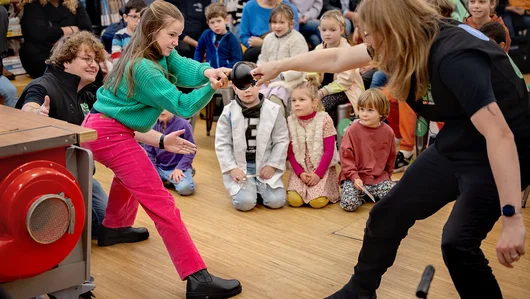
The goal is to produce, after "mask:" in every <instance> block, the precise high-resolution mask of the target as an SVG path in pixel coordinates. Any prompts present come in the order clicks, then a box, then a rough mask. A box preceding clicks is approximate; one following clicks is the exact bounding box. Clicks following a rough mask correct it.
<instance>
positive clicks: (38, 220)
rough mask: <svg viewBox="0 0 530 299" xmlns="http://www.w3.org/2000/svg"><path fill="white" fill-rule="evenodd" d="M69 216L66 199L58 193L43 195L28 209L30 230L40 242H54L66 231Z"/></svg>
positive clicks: (28, 226) (34, 238) (33, 236)
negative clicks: (51, 195) (49, 195)
mask: <svg viewBox="0 0 530 299" xmlns="http://www.w3.org/2000/svg"><path fill="white" fill-rule="evenodd" d="M69 216H70V215H69V212H68V206H67V205H66V202H65V201H64V199H62V198H61V197H59V196H57V195H53V197H47V196H43V197H41V198H40V199H38V200H37V201H36V202H34V203H33V205H32V206H31V207H30V209H29V211H28V217H27V228H28V232H29V234H30V235H31V237H32V238H33V240H35V241H36V242H38V243H41V244H50V243H53V242H55V241H57V240H59V239H60V238H61V237H62V236H63V235H64V234H65V233H66V230H67V229H68V224H69Z"/></svg>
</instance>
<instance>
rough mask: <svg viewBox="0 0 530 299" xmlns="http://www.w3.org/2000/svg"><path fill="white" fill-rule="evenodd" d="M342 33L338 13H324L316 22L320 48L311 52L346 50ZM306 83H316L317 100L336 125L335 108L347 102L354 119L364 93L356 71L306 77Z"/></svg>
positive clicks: (346, 45) (339, 12)
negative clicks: (318, 27) (318, 22)
mask: <svg viewBox="0 0 530 299" xmlns="http://www.w3.org/2000/svg"><path fill="white" fill-rule="evenodd" d="M345 31H346V23H345V21H344V18H343V17H342V12H341V11H340V10H337V9H333V10H328V11H326V12H325V13H324V14H323V15H322V17H321V18H320V35H321V36H322V44H320V45H318V46H317V47H316V49H315V50H321V49H329V48H349V47H350V44H349V43H348V41H347V40H346V39H345V38H344V37H343V36H342V35H343V34H345ZM306 79H307V80H308V81H312V80H314V81H316V82H318V83H317V84H318V85H320V89H319V90H318V97H319V99H320V100H321V101H322V105H323V106H324V109H326V112H327V113H328V114H329V115H330V116H331V117H332V119H333V122H334V123H335V127H336V124H337V122H338V121H339V120H337V119H336V118H337V115H336V112H337V107H338V106H339V105H341V104H346V103H348V102H350V103H351V104H352V106H353V110H354V112H355V115H358V111H357V99H358V98H359V96H360V95H361V93H362V92H363V91H364V83H363V78H362V77H361V74H360V73H359V69H353V70H347V71H344V72H341V73H336V74H333V73H307V75H306Z"/></svg>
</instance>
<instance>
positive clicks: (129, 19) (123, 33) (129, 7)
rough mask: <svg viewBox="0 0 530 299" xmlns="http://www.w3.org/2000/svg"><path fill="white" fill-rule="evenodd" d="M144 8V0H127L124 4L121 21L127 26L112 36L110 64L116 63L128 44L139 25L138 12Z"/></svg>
mask: <svg viewBox="0 0 530 299" xmlns="http://www.w3.org/2000/svg"><path fill="white" fill-rule="evenodd" d="M146 7H147V6H146V5H145V2H144V0H129V2H127V4H125V11H124V14H123V20H124V21H125V22H126V23H127V26H126V27H125V28H123V29H120V30H118V31H117V32H116V34H114V38H113V39H112V54H111V58H112V63H116V61H117V60H118V58H120V56H121V52H123V48H125V46H126V45H127V44H128V43H129V40H130V39H131V36H132V35H133V33H134V30H136V27H137V26H138V24H140V12H141V11H142V9H144V8H146Z"/></svg>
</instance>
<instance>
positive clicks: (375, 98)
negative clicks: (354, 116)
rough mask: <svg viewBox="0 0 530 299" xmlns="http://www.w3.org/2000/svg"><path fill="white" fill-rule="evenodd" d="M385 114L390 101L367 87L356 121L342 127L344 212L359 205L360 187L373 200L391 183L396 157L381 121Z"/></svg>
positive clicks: (391, 138) (389, 134)
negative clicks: (344, 130) (343, 130)
mask: <svg viewBox="0 0 530 299" xmlns="http://www.w3.org/2000/svg"><path fill="white" fill-rule="evenodd" d="M389 113H390V104H389V102H388V99H387V97H386V96H385V95H384V94H383V92H382V91H380V90H379V89H368V90H367V91H365V92H364V93H363V94H361V97H360V98H359V116H360V120H359V121H356V122H354V123H352V124H351V125H350V127H349V128H348V129H347V130H346V132H345V134H344V137H343V139H342V144H341V146H340V164H341V166H342V170H341V172H340V177H339V182H341V184H342V197H341V200H340V206H341V207H342V208H343V209H344V210H346V211H348V212H353V211H355V210H356V209H357V208H359V207H360V206H361V205H362V204H363V197H364V196H365V193H364V191H362V190H361V189H362V188H365V189H366V190H367V191H368V192H369V193H370V194H371V195H373V196H374V198H375V200H376V201H377V200H379V199H381V198H383V197H384V196H385V195H386V194H387V193H388V191H390V189H391V188H392V187H393V186H394V184H395V183H394V182H393V181H392V178H391V176H392V172H393V170H394V160H395V159H396V143H395V140H394V131H392V129H391V128H390V126H388V125H387V124H385V123H384V122H383V120H384V119H385V118H386V117H387V116H388V114H389ZM361 187H362V188H361Z"/></svg>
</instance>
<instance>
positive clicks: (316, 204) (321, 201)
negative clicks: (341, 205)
mask: <svg viewBox="0 0 530 299" xmlns="http://www.w3.org/2000/svg"><path fill="white" fill-rule="evenodd" d="M328 203H329V199H328V198H327V197H325V196H320V197H317V198H315V199H313V200H311V201H310V202H309V205H310V206H311V207H312V208H315V209H320V208H323V207H325V206H326V205H327V204H328Z"/></svg>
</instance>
